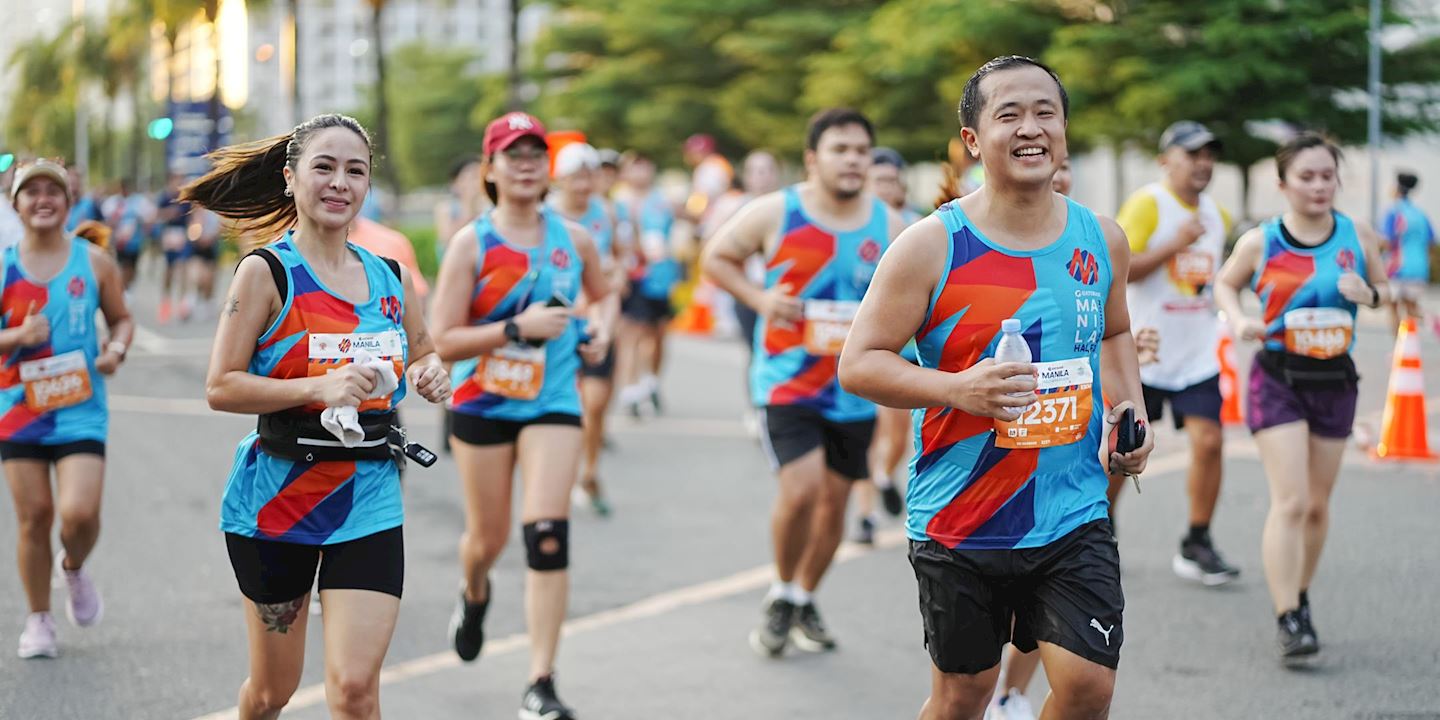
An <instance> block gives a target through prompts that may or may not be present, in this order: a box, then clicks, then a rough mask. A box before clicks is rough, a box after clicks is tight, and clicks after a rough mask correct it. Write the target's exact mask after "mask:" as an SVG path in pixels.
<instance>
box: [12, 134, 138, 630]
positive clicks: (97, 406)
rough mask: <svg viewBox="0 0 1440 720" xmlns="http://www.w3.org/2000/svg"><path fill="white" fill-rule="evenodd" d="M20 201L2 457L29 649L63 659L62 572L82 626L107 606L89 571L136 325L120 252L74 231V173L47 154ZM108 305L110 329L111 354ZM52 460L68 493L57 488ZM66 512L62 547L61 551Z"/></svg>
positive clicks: (28, 173) (24, 172)
mask: <svg viewBox="0 0 1440 720" xmlns="http://www.w3.org/2000/svg"><path fill="white" fill-rule="evenodd" d="M10 200H11V202H12V203H13V205H14V206H15V212H16V213H17V214H18V215H19V216H20V223H21V225H23V226H24V228H25V235H24V238H23V239H21V241H20V244H19V245H14V246H12V247H9V248H7V249H6V250H5V251H4V253H3V254H0V266H3V267H0V327H3V329H0V418H3V420H0V460H3V463H4V468H5V480H6V481H7V482H8V483H9V485H10V497H11V498H12V499H13V500H14V502H15V515H16V520H17V521H18V522H17V523H16V524H17V525H18V526H19V530H20V537H19V542H18V548H17V553H16V554H17V555H18V556H19V569H20V584H21V585H22V586H24V588H25V598H26V600H27V601H28V603H29V606H30V614H29V616H27V617H26V618H25V629H24V631H22V632H21V634H20V648H19V655H20V657H22V658H36V657H51V658H53V657H56V656H57V655H59V649H58V648H57V647H56V643H55V620H54V618H53V617H52V616H51V614H50V576H51V573H55V574H57V575H63V576H64V578H65V589H66V602H65V611H66V614H67V615H68V616H69V617H70V622H71V623H74V624H75V625H76V626H77V627H90V626H92V625H94V624H95V623H97V622H100V617H101V615H102V614H103V612H104V604H103V603H102V601H101V599H100V592H99V591H98V590H96V588H95V583H94V582H93V581H92V580H91V579H90V576H89V575H88V574H87V573H86V572H85V571H84V569H83V566H84V564H85V560H86V558H88V557H89V556H90V553H91V551H93V550H94V549H95V541H96V540H97V539H98V538H99V536H100V495H101V490H102V489H103V487H104V482H105V480H104V479H105V437H106V429H107V425H108V423H109V418H110V414H109V411H108V410H107V409H106V404H105V376H106V375H113V374H114V373H115V370H116V369H117V368H119V367H120V364H121V363H122V362H124V361H125V352H126V350H128V349H129V347H130V338H131V335H132V334H133V332H134V329H135V326H134V323H132V322H131V320H130V311H129V310H127V309H126V307H125V287H124V282H123V280H122V279H121V276H120V267H119V265H117V264H116V263H115V259H114V258H113V257H111V255H110V253H108V252H106V251H105V250H102V249H100V248H98V247H95V246H93V245H91V244H90V243H89V242H87V241H86V240H83V239H81V238H77V237H74V236H72V235H69V234H68V233H66V232H65V220H66V216H67V214H68V213H69V211H70V204H71V202H72V201H73V200H74V198H72V197H71V196H70V189H69V184H68V181H67V178H66V174H65V168H64V167H62V166H60V165H58V164H56V163H53V162H49V161H46V160H38V161H36V162H34V163H33V164H30V165H27V166H24V167H21V168H20V169H19V170H18V171H17V172H16V175H15V184H14V186H13V190H11V192H10ZM97 309H98V310H99V311H100V312H102V313H103V314H104V316H105V324H106V325H107V326H108V327H109V331H110V342H109V343H107V344H106V345H105V348H104V350H101V349H100V347H99V345H100V343H99V339H98V337H97V335H96V328H95V311H96V310H97ZM52 467H53V468H54V469H55V487H56V488H57V490H58V493H52V491H51V489H50V469H51V468H52ZM57 494H58V501H57V497H56V495H57ZM57 509H58V510H59V515H60V547H61V550H60V552H59V553H58V554H57V555H54V556H52V555H51V554H50V551H51V546H50V537H51V527H52V525H53V524H54V520H55V515H56V510H57ZM52 563H53V564H52Z"/></svg>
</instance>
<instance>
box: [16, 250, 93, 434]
mask: <svg viewBox="0 0 1440 720" xmlns="http://www.w3.org/2000/svg"><path fill="white" fill-rule="evenodd" d="M67 242H68V243H69V246H70V258H69V260H67V261H66V263H65V266H64V267H63V268H62V269H61V270H60V273H59V274H57V275H56V276H55V277H54V278H52V279H50V280H49V281H48V282H41V281H39V280H36V279H35V278H33V277H31V276H30V275H29V274H28V273H27V272H25V268H24V266H23V265H22V264H21V262H20V247H19V246H18V245H14V246H11V247H9V248H6V249H5V251H4V253H3V254H0V273H3V275H0V277H3V278H4V286H3V288H0V326H3V327H5V328H14V327H19V326H20V325H21V324H22V323H24V322H25V316H26V315H35V314H44V316H45V317H46V318H47V319H48V320H49V321H50V339H49V340H48V341H47V342H44V343H41V344H40V345H35V346H32V347H22V348H17V349H16V350H14V351H13V352H11V353H9V354H7V355H3V356H0V440H3V441H5V442H14V443H30V444H35V445H63V444H65V443H71V442H78V441H81V440H96V441H100V442H104V441H105V436H106V431H107V429H108V423H109V419H110V413H109V411H108V409H107V408H106V403H105V379H104V376H102V375H101V374H100V373H98V372H96V370H95V358H96V357H97V356H98V355H99V354H100V353H99V340H98V338H97V336H96V333H95V312H96V310H98V309H99V307H100V284H99V282H98V281H97V280H96V279H95V270H94V268H93V267H92V266H91V264H90V243H88V242H86V241H84V240H82V239H79V238H75V237H68V238H67Z"/></svg>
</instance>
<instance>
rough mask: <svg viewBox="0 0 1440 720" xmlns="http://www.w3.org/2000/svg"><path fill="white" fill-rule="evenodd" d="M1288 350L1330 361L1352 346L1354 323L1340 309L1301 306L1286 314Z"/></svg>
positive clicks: (1346, 313)
mask: <svg viewBox="0 0 1440 720" xmlns="http://www.w3.org/2000/svg"><path fill="white" fill-rule="evenodd" d="M1284 321H1285V350H1286V352H1289V353H1290V354H1292V355H1304V356H1305V357H1311V358H1315V359H1317V360H1328V359H1330V358H1333V357H1339V356H1341V355H1344V354H1345V353H1346V351H1348V350H1349V349H1350V338H1351V336H1352V334H1353V333H1354V327H1355V322H1354V320H1353V319H1352V318H1351V317H1350V313H1348V312H1345V311H1344V310H1341V309H1339V308H1301V309H1299V310H1291V311H1290V312H1287V313H1285V320H1284Z"/></svg>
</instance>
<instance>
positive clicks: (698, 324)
mask: <svg viewBox="0 0 1440 720" xmlns="http://www.w3.org/2000/svg"><path fill="white" fill-rule="evenodd" d="M714 292H715V286H713V285H711V284H710V282H709V281H707V280H701V281H700V282H698V283H696V284H695V288H694V290H693V292H691V294H690V302H689V303H688V304H686V305H685V308H684V309H683V310H681V311H680V314H679V315H676V316H675V319H674V320H673V321H672V322H671V324H670V327H671V329H673V330H675V331H676V332H683V333H689V334H691V335H711V334H713V333H714V332H715V313H714V311H712V310H711V309H710V300H711V297H712V296H713V295H714Z"/></svg>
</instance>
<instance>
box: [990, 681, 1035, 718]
mask: <svg viewBox="0 0 1440 720" xmlns="http://www.w3.org/2000/svg"><path fill="white" fill-rule="evenodd" d="M985 720H1035V709H1034V708H1032V707H1030V700H1029V699H1027V698H1026V697H1025V696H1024V695H1022V694H1020V693H1019V692H1016V691H1015V690H1014V689H1013V688H1012V689H1011V690H1010V693H1009V694H1008V695H1005V696H1003V697H1001V698H1000V702H999V703H998V704H994V705H991V706H990V707H989V708H987V709H986V710H985Z"/></svg>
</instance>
